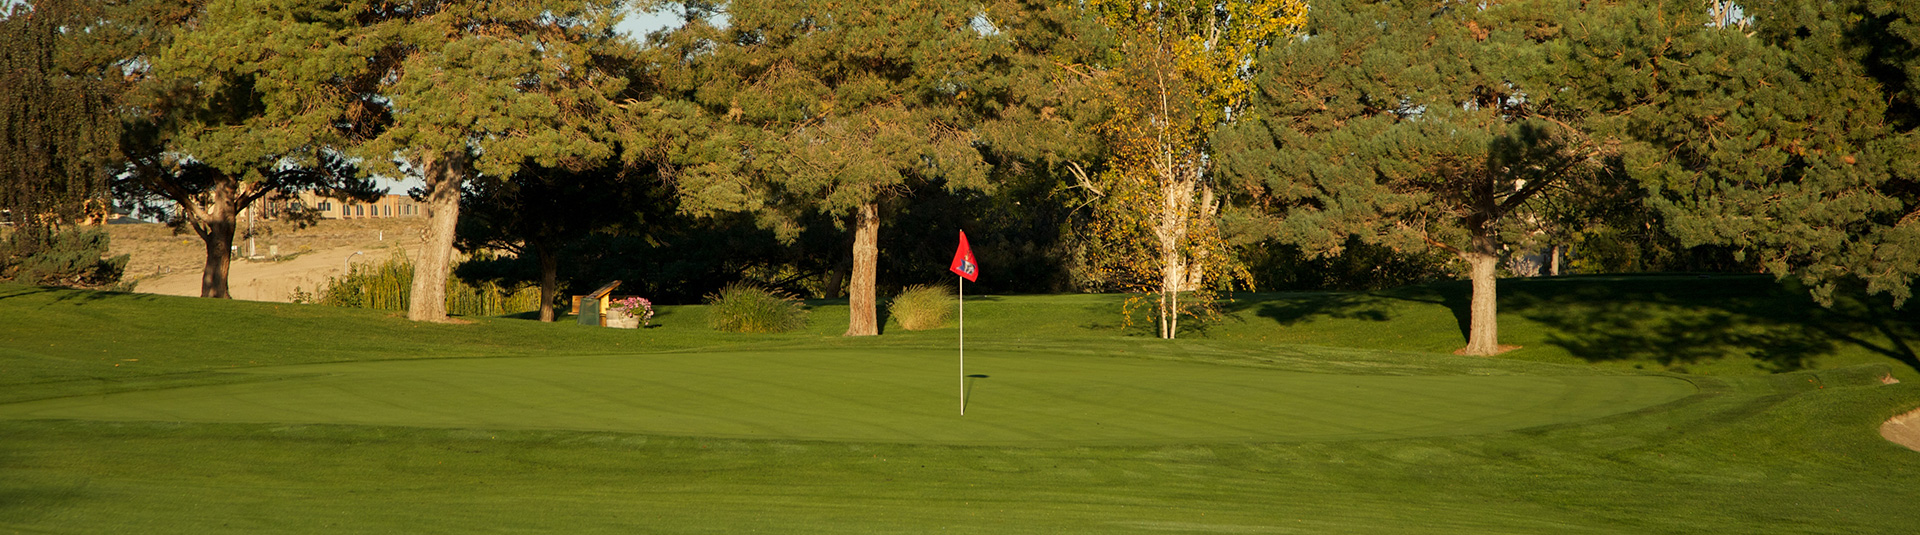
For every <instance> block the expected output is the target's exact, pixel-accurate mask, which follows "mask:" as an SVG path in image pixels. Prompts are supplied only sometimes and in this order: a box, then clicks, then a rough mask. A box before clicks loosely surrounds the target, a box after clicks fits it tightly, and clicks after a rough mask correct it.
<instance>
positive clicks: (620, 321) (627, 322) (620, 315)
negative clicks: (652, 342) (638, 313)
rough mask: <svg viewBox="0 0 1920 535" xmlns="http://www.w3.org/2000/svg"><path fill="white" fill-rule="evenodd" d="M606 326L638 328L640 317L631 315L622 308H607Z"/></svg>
mask: <svg viewBox="0 0 1920 535" xmlns="http://www.w3.org/2000/svg"><path fill="white" fill-rule="evenodd" d="M607 326H608V327H612V328H615V329H638V328H640V318H636V317H633V316H632V315H629V314H627V312H626V311H624V310H620V309H613V310H608V311H607Z"/></svg>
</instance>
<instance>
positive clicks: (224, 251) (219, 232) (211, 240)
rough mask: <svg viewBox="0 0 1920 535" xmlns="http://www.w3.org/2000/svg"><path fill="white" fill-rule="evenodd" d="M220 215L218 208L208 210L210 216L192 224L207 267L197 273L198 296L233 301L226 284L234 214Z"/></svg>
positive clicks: (229, 267)
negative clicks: (205, 255) (204, 248)
mask: <svg viewBox="0 0 1920 535" xmlns="http://www.w3.org/2000/svg"><path fill="white" fill-rule="evenodd" d="M222 212H224V210H220V209H218V208H215V209H213V210H210V211H208V215H210V216H212V217H209V218H208V220H207V221H204V222H201V223H200V224H198V225H195V227H196V228H195V230H198V231H200V241H203V242H206V244H207V263H206V267H204V268H201V270H200V297H212V298H216V299H232V298H233V295H232V293H231V292H230V291H229V283H228V282H227V281H228V280H229V277H228V274H229V270H230V269H232V267H233V231H234V221H233V214H231V213H222ZM223 218H224V219H223Z"/></svg>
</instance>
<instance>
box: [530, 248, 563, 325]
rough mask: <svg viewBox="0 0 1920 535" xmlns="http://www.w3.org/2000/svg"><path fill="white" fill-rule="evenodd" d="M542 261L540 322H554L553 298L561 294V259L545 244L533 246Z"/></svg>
mask: <svg viewBox="0 0 1920 535" xmlns="http://www.w3.org/2000/svg"><path fill="white" fill-rule="evenodd" d="M533 250H534V256H537V257H539V259H540V321H542V322H546V323H552V322H553V298H554V294H557V293H559V292H560V257H559V255H555V254H553V250H552V249H550V248H548V247H547V246H546V245H545V244H536V245H534V246H533Z"/></svg>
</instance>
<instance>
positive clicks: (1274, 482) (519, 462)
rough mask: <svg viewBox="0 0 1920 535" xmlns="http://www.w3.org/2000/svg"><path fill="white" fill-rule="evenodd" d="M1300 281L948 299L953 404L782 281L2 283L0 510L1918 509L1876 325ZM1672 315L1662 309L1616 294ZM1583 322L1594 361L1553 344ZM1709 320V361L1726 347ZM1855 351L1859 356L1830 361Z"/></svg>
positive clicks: (228, 526)
mask: <svg viewBox="0 0 1920 535" xmlns="http://www.w3.org/2000/svg"><path fill="white" fill-rule="evenodd" d="M1503 284H1504V283H1503ZM1636 284H1637V282H1636ZM1696 284H1697V283H1696ZM1417 290H1418V289H1414V290H1406V291H1405V292H1415V293H1417ZM1536 290H1538V288H1536ZM1742 292H1746V290H1740V291H1734V292H1733V293H1734V294H1737V295H1731V296H1722V299H1723V300H1726V301H1730V302H1731V301H1738V300H1739V299H1742V298H1744V297H1743V296H1747V294H1746V293H1742ZM1616 293H1619V294H1627V293H1630V292H1625V291H1622V292H1616ZM1522 295H1527V294H1525V293H1522ZM1532 295H1535V296H1536V297H1539V296H1549V297H1550V296H1553V295H1558V296H1560V297H1553V298H1552V299H1547V298H1546V297H1540V298H1541V299H1543V300H1544V301H1543V302H1547V301H1550V302H1552V303H1554V306H1556V307H1561V308H1564V309H1567V310H1592V309H1607V310H1616V311H1630V310H1632V307H1631V306H1629V305H1626V304H1622V303H1620V302H1600V301H1580V300H1577V299H1573V298H1572V297H1570V296H1579V295H1589V292H1587V291H1585V290H1582V291H1577V292H1563V293H1559V294H1555V293H1553V292H1543V291H1535V292H1534V293H1533V294H1532ZM1328 298H1329V297H1327V296H1325V295H1299V296H1287V295H1278V294H1274V295H1264V296H1259V299H1257V300H1255V299H1248V300H1245V301H1242V303H1243V304H1244V308H1243V309H1242V310H1240V311H1238V312H1234V313H1233V314H1237V316H1232V317H1230V318H1228V319H1226V320H1223V321H1222V322H1218V323H1214V324H1212V325H1211V326H1210V327H1209V329H1210V330H1207V331H1205V332H1196V333H1194V336H1192V337H1190V338H1191V339H1187V340H1177V341H1159V340H1151V339H1145V338H1141V337H1137V336H1129V335H1128V331H1127V330H1126V329H1123V328H1120V327H1117V326H1116V325H1115V324H1116V323H1117V322H1116V321H1115V317H1114V316H1113V310H1114V305H1116V304H1117V302H1118V301H1117V299H1116V298H1114V297H1112V296H1034V297H986V298H981V299H979V300H978V301H974V300H972V299H970V301H973V302H969V303H968V311H967V312H968V349H969V351H968V367H967V371H968V373H970V374H975V375H981V376H983V377H976V378H972V380H971V383H970V384H971V398H970V399H971V402H970V405H969V407H968V410H967V415H966V416H964V417H962V416H960V415H959V414H958V409H959V406H958V397H959V389H960V388H961V382H960V379H959V377H957V373H958V370H957V366H955V364H956V363H955V362H954V360H955V357H956V356H957V355H955V354H954V353H952V352H951V347H952V343H953V341H954V340H953V336H954V335H955V334H956V333H955V332H954V331H953V330H952V329H951V328H949V329H944V330H932V331H916V332H904V331H898V330H889V331H888V332H887V333H886V334H885V335H883V336H880V337H871V338H855V339H849V338H842V337H839V336H836V335H837V334H838V332H839V331H840V330H843V329H844V318H845V315H846V311H845V307H844V306H840V305H836V304H834V303H814V306H815V309H814V311H813V314H812V323H811V324H810V325H809V326H808V328H807V330H806V331H804V332H798V333H790V334H782V335H731V334H723V333H713V332H711V331H706V330H705V328H704V324H705V322H704V311H703V309H701V308H700V307H662V310H661V314H660V316H659V317H658V318H656V319H657V323H659V324H660V325H661V327H659V328H655V329H645V330H633V331H622V330H613V329H594V328H588V327H582V326H579V325H575V324H571V323H560V324H544V325H543V324H539V323H535V322H528V321H520V320H509V319H497V318H474V319H473V320H474V321H473V323H471V324H466V325H426V324H416V323H411V322H407V321H405V320H404V319H403V318H400V317H397V316H394V315H389V314H385V313H378V312H370V311H362V310H344V309H331V308H325V307H312V306H297V305H284V304H279V305H276V304H269V303H245V302H227V301H220V300H201V299H184V298H159V297H152V296H136V295H125V294H104V293H92V292H75V291H67V290H46V289H36V288H22V287H17V286H4V285H0V318H5V319H4V320H0V533H16V532H17V533H193V534H202V533H476V532H485V533H502V532H505V533H516V532H524V533H748V532H763V533H902V534H908V533H912V534H917V533H934V532H938V533H1035V534H1041V533H1045V534H1052V533H1150V534H1152V533H1354V534H1366V535H1380V534H1484V533H1526V534H1537V533H1556V534H1558V533H1619V534H1647V533H1656V534H1658V533H1769V534H1771V533H1835V534H1841V533H1845V534H1855V533H1908V532H1913V531H1915V526H1916V525H1920V513H1915V512H1913V509H1912V504H1914V503H1916V502H1920V452H1914V451H1912V450H1908V449H1906V448H1903V447H1901V446H1898V445H1895V444H1892V443H1890V442H1887V441H1885V440H1883V439H1881V438H1880V437H1879V435H1878V431H1877V429H1878V427H1879V425H1880V424H1881V422H1883V421H1885V420H1886V419H1887V418H1889V417H1891V416H1893V415H1896V414H1900V413H1903V412H1906V411H1909V410H1912V409H1914V408H1916V407H1920V381H1911V380H1909V381H1907V382H1903V383H1897V384H1882V381H1881V379H1882V378H1883V377H1886V376H1888V375H1889V374H1892V375H1894V376H1900V377H1905V376H1907V375H1909V374H1911V373H1912V369H1911V368H1906V369H1902V368H1896V367H1891V366H1889V363H1895V364H1898V363H1901V362H1904V361H1902V360H1900V359H1899V358H1897V357H1898V356H1899V354H1900V352H1899V351H1898V348H1900V347H1904V346H1902V345H1900V344H1901V343H1904V342H1902V340H1903V338H1902V337H1903V336H1905V334H1904V333H1906V332H1908V331H1906V330H1903V329H1907V327H1898V328H1893V329H1891V330H1888V331H1887V333H1888V334H1886V335H1884V337H1883V338H1879V339H1872V338H1869V337H1866V336H1865V335H1859V334H1858V333H1857V332H1852V331H1835V332H1838V333H1840V334H1846V335H1847V336H1853V337H1854V338H1855V339H1857V340H1858V342H1859V343H1855V342H1844V341H1836V340H1838V339H1820V338H1808V339H1805V340H1801V341H1800V342H1797V343H1790V342H1792V341H1793V337H1790V336H1784V335H1782V333H1790V332H1801V333H1816V332H1817V331H1818V329H1815V330H1805V331H1791V330H1782V329H1781V328H1779V325H1783V324H1765V325H1754V326H1753V327H1754V328H1753V329H1747V328H1745V327H1739V326H1733V327H1723V328H1721V330H1720V332H1723V333H1724V332H1730V331H1741V332H1753V333H1760V334H1763V335H1767V336H1765V337H1761V338H1754V339H1741V341H1740V342H1739V343H1741V344H1760V343H1761V342H1760V341H1761V340H1764V341H1766V342H1765V343H1770V344H1779V345H1781V347H1782V348H1783V349H1781V351H1786V350H1792V351H1797V352H1798V353H1796V354H1798V355H1801V356H1808V355H1815V353H1814V351H1815V350H1821V351H1828V352H1827V353H1818V355H1817V356H1818V358H1811V357H1809V358H1806V359H1803V360H1802V361H1800V362H1802V363H1803V364H1805V365H1807V366H1810V367H1815V368H1818V367H1820V366H1817V365H1821V364H1822V363H1825V364H1838V365H1846V364H1852V363H1857V364H1861V365H1852V366H1844V367H1836V368H1832V369H1811V370H1806V371H1795V372H1792V373H1780V374H1764V373H1755V372H1754V369H1753V366H1752V365H1751V363H1755V362H1759V363H1765V364H1767V365H1775V364H1779V363H1781V362H1785V361H1782V360H1779V359H1772V360H1769V359H1770V358H1771V357H1768V355H1759V356H1758V357H1756V356H1754V355H1752V354H1744V355H1745V356H1741V355H1733V356H1728V357H1725V358H1726V359H1729V360H1727V361H1726V362H1732V364H1725V363H1724V362H1722V363H1721V364H1716V362H1721V361H1715V360H1712V359H1706V357H1704V356H1699V355H1704V353H1699V352H1695V353H1696V355H1695V356H1691V357H1687V358H1688V359H1693V360H1686V359H1681V360H1674V361H1671V362H1674V363H1678V364H1681V365H1686V366H1690V367H1692V368H1693V369H1702V370H1717V371H1718V372H1724V373H1722V374H1720V375H1698V374H1679V373H1672V372H1670V371H1667V370H1668V369H1670V367H1669V366H1666V365H1665V364H1663V363H1662V362H1661V361H1660V360H1659V359H1657V358H1654V357H1642V356H1637V355H1640V354H1641V352H1645V351H1649V350H1650V349H1649V348H1653V347H1658V346H1659V345H1661V344H1667V343H1674V340H1676V339H1674V338H1670V339H1661V340H1654V341H1647V340H1641V341H1638V342H1634V341H1633V340H1632V339H1631V338H1630V337H1628V334H1629V332H1628V330H1609V331H1606V332H1605V333H1604V334H1605V336H1604V337H1600V338H1595V337H1594V333H1596V332H1600V331H1598V330H1596V329H1591V328H1589V329H1575V330H1569V329H1563V328H1560V327H1556V325H1563V324H1562V323H1554V322H1548V321H1534V320H1531V319H1528V318H1541V317H1547V314H1548V312H1549V311H1547V310H1546V309H1533V310H1531V311H1529V310H1528V309H1524V308H1522V309H1521V311H1520V313H1521V314H1522V315H1523V317H1522V321H1521V322H1520V323H1519V328H1517V329H1515V330H1516V331H1519V332H1518V333H1516V335H1515V336H1516V337H1518V338H1520V339H1522V340H1526V341H1527V342H1526V343H1528V344H1534V345H1536V346H1546V347H1544V348H1541V347H1535V348H1533V349H1535V350H1542V349H1552V348H1554V347H1560V348H1561V349H1558V350H1555V351H1562V353H1553V352H1552V351H1540V352H1539V353H1537V354H1536V355H1535V356H1533V357H1527V356H1525V355H1521V356H1520V357H1516V358H1499V359H1488V358H1473V357H1458V356H1453V355H1448V354H1446V353H1445V351H1446V350H1450V349H1451V348H1447V347H1442V348H1437V349H1431V350H1429V349H1426V346H1429V345H1433V346H1439V345H1450V344H1452V343H1453V342H1447V341H1446V339H1445V338H1446V336H1447V334H1446V331H1448V330H1449V329H1452V328H1453V326H1452V325H1451V324H1450V323H1448V322H1447V321H1446V320H1442V319H1440V318H1439V317H1428V316H1427V315H1428V314H1429V313H1431V312H1433V310H1431V308H1429V307H1430V305H1429V304H1426V303H1414V304H1411V305H1407V304H1405V303H1408V301H1399V300H1394V299H1385V300H1384V301H1374V300H1370V299H1371V298H1361V297H1353V298H1351V299H1347V301H1348V304H1347V305H1341V306H1331V305H1329V304H1327V303H1324V302H1319V301H1316V300H1324V299H1328ZM1343 299H1345V298H1343ZM1383 299H1384V298H1383ZM1769 299H1771V298H1769ZM1768 302H1769V303H1773V301H1768ZM1353 303H1360V304H1358V305H1354V304H1353ZM1676 303H1680V304H1676ZM1699 304H1700V303H1699V302H1695V301H1685V300H1681V301H1675V300H1672V299H1669V300H1666V301H1660V304H1659V305H1660V306H1653V307H1651V308H1649V309H1648V310H1652V311H1656V312H1657V314H1651V315H1650V317H1649V319H1659V318H1681V317H1691V316H1685V315H1683V314H1681V313H1680V312H1676V310H1680V309H1684V308H1687V307H1693V306H1695V305H1699ZM1375 305H1380V306H1382V307H1385V308H1380V309H1378V310H1379V311H1380V312H1381V314H1378V315H1372V314H1369V313H1367V312H1368V311H1369V310H1374V309H1372V308H1368V307H1373V306H1375ZM1389 305H1391V306H1389ZM1403 305H1404V306H1403ZM1683 305H1684V306H1683ZM1434 306H1437V305H1434ZM1766 306H1768V307H1771V306H1775V305H1766ZM1343 307H1344V308H1343ZM1356 307H1358V308H1356ZM1663 307H1664V308H1663ZM1762 308H1765V307H1762ZM1303 310H1309V311H1318V312H1312V313H1298V314H1296V312H1298V311H1303ZM1341 310H1344V311H1345V312H1340V311H1341ZM1335 312H1338V313H1335ZM1748 312H1753V309H1748ZM1756 313H1757V312H1756ZM1343 314H1344V315H1343ZM1661 314H1664V316H1661ZM1770 314H1772V315H1771V316H1769V317H1776V318H1790V317H1795V316H1794V315H1795V314H1801V315H1803V316H1806V317H1815V318H1816V319H1817V318H1818V317H1819V313H1805V312H1795V311H1791V310H1785V309H1782V310H1780V311H1775V312H1772V313H1770ZM1563 315H1564V314H1563ZM1233 318H1240V319H1233ZM1249 318H1251V319H1249ZM1503 319H1504V318H1503ZM1723 319H1735V320H1737V319H1739V316H1737V315H1734V316H1724V317H1723ZM1261 321H1267V322H1268V323H1265V324H1262V323H1260V322H1261ZM1556 321H1558V320H1556ZM976 322H977V323H976ZM1676 324H1677V323H1676ZM1435 328H1438V329H1439V330H1440V331H1442V332H1441V333H1437V334H1436V333H1435V332H1434V329H1435ZM1503 332H1504V331H1503ZM1672 335H1673V333H1665V334H1661V335H1660V336H1672ZM1454 336H1457V333H1455V334H1454ZM976 337H978V338H976ZM976 340H978V341H977V342H976ZM1702 340H1706V339H1702ZM1554 341H1560V342H1564V343H1566V344H1567V345H1565V346H1556V345H1554V344H1555V343H1557V342H1554ZM1575 341H1579V344H1576V343H1574V342H1575ZM1707 341H1711V340H1707ZM1589 342H1591V343H1589ZM1601 342H1606V343H1615V344H1621V347H1619V348H1616V349H1615V350H1612V351H1613V352H1612V353H1607V354H1606V355H1614V356H1617V357H1618V358H1611V359H1601V360H1599V361H1595V362H1586V361H1585V359H1583V358H1581V357H1579V356H1578V355H1575V354H1573V353H1572V350H1571V349H1567V348H1580V347H1587V348H1592V347H1599V346H1595V345H1592V344H1599V343H1601ZM1723 342H1724V340H1723ZM1580 344H1588V345H1580ZM1730 344H1731V343H1730V342H1729V343H1723V344H1721V345H1720V346H1718V347H1715V348H1712V349H1713V350H1714V351H1723V350H1724V351H1733V352H1734V353H1739V352H1740V351H1744V350H1743V349H1740V348H1739V347H1735V345H1737V344H1734V345H1730ZM1848 344H1852V345H1851V346H1849V345H1848ZM1868 345H1871V346H1873V347H1877V348H1881V349H1889V348H1892V349H1890V351H1889V352H1872V351H1868V352H1867V353H1857V352H1849V351H1853V350H1851V349H1845V348H1847V347H1865V346H1868ZM1334 346H1345V347H1334ZM1742 347H1744V346H1742ZM1822 348H1824V349H1822ZM1686 350H1687V349H1686V348H1676V351H1686ZM1523 351H1525V350H1523ZM1583 351H1585V350H1584V349H1583ZM1776 353H1777V352H1776ZM1875 355H1878V356H1875ZM1603 356H1604V355H1603ZM1636 359H1638V360H1636ZM1702 359H1705V360H1702ZM1739 359H1746V360H1739ZM1849 359H1852V360H1849ZM1874 359H1879V360H1874ZM1735 361H1737V362H1735ZM1635 363H1641V364H1646V365H1647V366H1645V369H1634V367H1633V365H1634V364H1635ZM1722 364H1725V365H1722ZM1900 365H1903V364H1900ZM1742 370H1745V371H1744V372H1743V373H1734V372H1740V371H1742Z"/></svg>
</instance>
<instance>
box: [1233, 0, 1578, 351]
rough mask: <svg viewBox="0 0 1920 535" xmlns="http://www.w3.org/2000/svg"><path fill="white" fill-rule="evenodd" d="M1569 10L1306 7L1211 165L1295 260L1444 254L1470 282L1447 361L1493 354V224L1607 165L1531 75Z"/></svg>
mask: <svg viewBox="0 0 1920 535" xmlns="http://www.w3.org/2000/svg"><path fill="white" fill-rule="evenodd" d="M1569 9H1572V10H1576V11H1577V6H1571V5H1565V4H1561V3H1556V2H1489V3H1486V4H1479V5H1475V4H1457V3H1452V2H1447V3H1442V4H1437V5H1435V4H1408V3H1399V2H1371V1H1365V0H1361V1H1350V2H1340V3H1333V4H1322V5H1316V6H1315V9H1314V13H1313V17H1312V20H1311V22H1310V23H1309V25H1308V30H1307V35H1306V36H1304V37H1303V38H1302V39H1300V40H1298V41H1295V42H1291V43H1289V44H1287V45H1285V46H1278V47H1275V49H1274V51H1273V53H1272V54H1270V55H1268V56H1267V57H1265V58H1263V62H1265V63H1266V69H1267V70H1266V72H1264V73H1263V74H1262V75H1261V78H1260V79H1259V81H1258V85H1259V93H1258V96H1257V97H1256V102H1255V104H1254V106H1255V108H1254V110H1253V111H1252V112H1251V113H1253V114H1254V116H1255V118H1254V119H1249V120H1247V121H1243V123H1242V124H1241V125H1239V126H1237V127H1235V128H1230V129H1225V130H1223V131H1222V132H1221V133H1220V134H1218V136H1217V137H1216V143H1218V145H1219V146H1220V147H1221V148H1220V153H1221V154H1222V156H1221V158H1220V159H1221V166H1222V168H1223V169H1224V170H1226V172H1227V173H1230V174H1232V175H1234V176H1235V179H1234V180H1235V184H1238V185H1239V187H1248V188H1259V189H1262V190H1264V191H1265V192H1266V194H1268V195H1271V196H1272V199H1273V200H1274V201H1275V203H1276V205H1277V208H1278V210H1279V211H1278V214H1277V215H1276V219H1275V221H1274V222H1273V223H1272V224H1273V225H1274V227H1275V232H1276V233H1277V236H1278V237H1279V238H1280V239H1281V240H1283V241H1285V242H1289V243H1293V244H1298V245H1300V246H1301V247H1303V248H1304V249H1306V250H1308V251H1311V252H1315V253H1319V254H1331V253H1337V252H1339V251H1341V249H1342V247H1343V246H1344V244H1345V243H1346V242H1347V240H1348V239H1349V237H1358V238H1360V239H1361V240H1362V241H1363V242H1365V243H1370V244H1380V245H1385V246H1388V247H1391V248H1393V249H1396V250H1422V249H1427V248H1432V249H1437V250H1441V251H1446V252H1448V253H1451V254H1452V255H1453V256H1454V257H1455V258H1456V259H1457V260H1458V261H1459V262H1461V263H1463V264H1465V265H1466V267H1467V269H1466V271H1467V272H1468V274H1469V278H1470V279H1471V281H1472V284H1473V297H1472V299H1471V305H1470V307H1471V311H1470V316H1469V318H1470V321H1469V325H1468V343H1467V346H1466V347H1465V348H1463V349H1462V350H1461V351H1460V352H1461V353H1463V354H1472V355H1491V354H1495V353H1498V352H1500V351H1502V350H1503V349H1502V347H1501V346H1500V345H1499V342H1498V330H1497V320H1496V311H1497V309H1496V288H1495V284H1496V277H1497V274H1498V271H1497V269H1498V266H1499V261H1500V259H1501V256H1502V254H1503V253H1504V250H1505V246H1504V245H1505V244H1504V243H1503V241H1502V237H1501V234H1500V230H1501V225H1502V223H1503V221H1505V220H1507V219H1508V218H1510V217H1512V216H1514V215H1515V214H1517V213H1522V212H1524V211H1525V210H1527V209H1529V205H1530V203H1532V202H1534V201H1536V200H1537V199H1539V198H1540V197H1541V196H1543V195H1550V194H1554V193H1556V192H1558V191H1561V190H1562V189H1563V186H1564V185H1565V184H1566V183H1568V182H1571V181H1579V180H1590V179H1593V178H1594V177H1595V176H1597V175H1601V174H1604V173H1606V172H1607V171H1608V169H1609V167H1610V166H1609V165H1608V160H1609V159H1610V155H1611V154H1612V151H1613V149H1612V148H1611V147H1610V144H1609V143H1608V142H1606V141H1605V140H1596V139H1595V138H1593V137H1592V136H1590V135H1589V133H1588V128H1587V127H1586V125H1585V122H1584V121H1585V119H1584V118H1585V117H1586V116H1587V115H1589V114H1590V112H1589V111H1588V110H1582V109H1579V108H1577V107H1569V106H1566V105H1563V104H1562V103H1561V102H1560V101H1559V100H1558V95H1557V92H1558V90H1559V89H1560V87H1562V86H1563V85H1564V83H1563V82H1559V81H1555V80H1553V79H1552V77H1549V76H1542V75H1541V72H1542V71H1540V70H1539V68H1540V67H1539V64H1540V62H1539V60H1540V59H1541V58H1542V57H1543V54H1544V53H1545V52H1546V51H1547V50H1548V49H1549V46H1545V45H1547V44H1550V43H1552V42H1553V39H1555V38H1556V36H1557V35H1558V32H1560V31H1561V26H1560V24H1561V23H1560V21H1559V20H1558V19H1557V17H1562V16H1565V13H1567V12H1568V10H1569Z"/></svg>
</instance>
